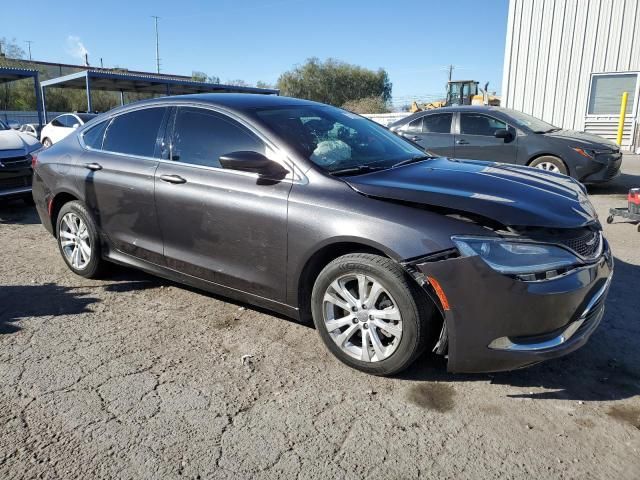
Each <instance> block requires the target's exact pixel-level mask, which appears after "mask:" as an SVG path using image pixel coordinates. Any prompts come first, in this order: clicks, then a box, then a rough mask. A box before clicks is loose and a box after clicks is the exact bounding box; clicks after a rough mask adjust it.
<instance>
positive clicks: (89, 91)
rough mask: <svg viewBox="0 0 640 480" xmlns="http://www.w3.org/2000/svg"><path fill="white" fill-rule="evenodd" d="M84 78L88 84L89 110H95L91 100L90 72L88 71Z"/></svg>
mask: <svg viewBox="0 0 640 480" xmlns="http://www.w3.org/2000/svg"><path fill="white" fill-rule="evenodd" d="M84 78H85V83H86V86H87V112H93V105H92V102H91V81H90V80H89V72H87V75H86V76H85V77H84Z"/></svg>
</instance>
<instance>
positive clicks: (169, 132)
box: [159, 103, 307, 183]
mask: <svg viewBox="0 0 640 480" xmlns="http://www.w3.org/2000/svg"><path fill="white" fill-rule="evenodd" d="M179 108H197V109H201V110H206V111H207V112H211V113H213V114H215V115H219V116H221V117H223V118H225V119H227V121H230V122H231V123H233V124H237V125H240V126H241V127H242V128H243V129H244V130H247V131H248V132H250V133H251V134H252V135H253V136H255V137H256V138H257V139H258V140H259V141H260V142H262V143H264V145H265V147H266V148H267V150H268V151H269V150H270V151H272V152H274V153H275V154H281V155H283V157H284V159H277V160H275V161H276V162H278V163H280V164H281V165H282V166H283V167H285V168H286V169H287V170H289V174H288V175H287V176H286V177H285V180H288V181H291V182H295V183H306V181H307V179H306V176H305V175H304V173H303V172H302V171H301V170H300V168H299V167H298V166H297V165H296V163H295V162H294V161H292V160H291V159H290V158H289V157H288V156H287V155H286V154H284V152H282V150H281V149H280V148H278V147H277V146H276V145H274V144H273V143H272V142H271V141H270V140H269V139H268V138H266V137H265V136H263V135H262V134H260V132H257V131H256V130H254V129H253V128H251V126H250V125H247V124H246V123H245V122H243V121H242V119H239V118H236V117H235V116H234V115H233V114H230V113H229V112H226V111H224V110H219V109H217V108H211V107H210V106H208V105H202V104H191V103H184V104H182V103H181V104H177V105H175V106H173V107H171V109H172V110H173V111H172V115H171V116H170V117H169V120H168V122H167V123H168V124H167V129H166V132H165V138H166V140H168V141H169V147H170V148H173V146H172V142H173V135H174V132H175V125H176V118H177V116H178V109H179ZM159 160H160V161H161V162H164V163H170V164H172V165H176V164H179V165H181V166H183V167H189V168H199V169H206V170H210V171H215V172H222V173H225V174H226V173H229V174H234V175H242V176H250V177H253V178H258V177H259V175H258V174H257V173H252V172H241V171H239V170H229V169H225V168H220V167H211V166H208V165H197V164H193V163H183V162H175V161H173V160H170V159H164V158H161V159H159Z"/></svg>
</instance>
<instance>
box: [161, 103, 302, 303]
mask: <svg viewBox="0 0 640 480" xmlns="http://www.w3.org/2000/svg"><path fill="white" fill-rule="evenodd" d="M171 123H172V124H173V134H172V135H171V137H170V154H169V161H162V162H160V165H159V166H158V170H157V172H156V179H155V185H156V187H155V189H156V193H155V194H156V207H157V211H158V216H159V220H160V228H161V230H162V236H163V238H164V255H165V259H166V264H167V266H168V267H170V268H172V269H174V270H177V271H179V272H181V273H184V274H187V275H191V276H193V277H198V278H201V279H204V280H207V281H209V282H213V283H216V284H219V285H223V286H226V287H230V288H233V289H236V290H241V291H243V292H248V293H251V294H253V295H257V296H260V297H265V298H268V299H271V300H276V301H281V302H283V301H284V300H285V280H286V278H285V274H286V265H287V256H286V252H287V201H288V196H289V191H290V190H291V185H292V183H291V181H290V180H288V179H268V178H263V177H260V176H258V174H255V173H247V172H240V171H234V170H228V169H223V168H221V166H220V162H219V158H220V156H222V155H224V154H227V153H231V152H236V151H254V152H258V153H262V154H264V155H267V156H271V157H272V158H273V157H274V153H273V150H271V149H270V147H268V146H267V145H266V144H265V142H264V141H263V140H261V139H260V138H259V137H258V135H256V134H255V133H254V132H252V131H251V130H249V129H248V128H247V127H245V126H244V125H242V124H240V123H239V122H237V121H236V120H234V119H232V118H230V117H229V116H227V115H224V114H222V113H219V112H217V111H214V110H210V109H206V108H200V107H187V106H184V107H178V108H177V111H176V113H175V116H174V119H173V121H172V122H171Z"/></svg>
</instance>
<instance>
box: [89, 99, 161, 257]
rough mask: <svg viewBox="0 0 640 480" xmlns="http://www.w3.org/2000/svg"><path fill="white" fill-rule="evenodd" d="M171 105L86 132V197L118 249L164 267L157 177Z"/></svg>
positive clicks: (131, 114) (118, 118) (141, 111)
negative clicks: (157, 212)
mask: <svg viewBox="0 0 640 480" xmlns="http://www.w3.org/2000/svg"><path fill="white" fill-rule="evenodd" d="M168 112H169V109H168V108H166V107H148V108H142V109H138V110H134V111H130V112H125V113H122V114H120V115H117V116H115V117H113V118H112V119H110V120H106V121H104V122H101V123H98V124H97V125H95V126H93V127H92V128H90V129H88V130H87V131H85V132H83V133H82V140H83V142H84V144H85V146H86V147H87V150H86V152H85V154H84V155H83V158H82V160H81V161H82V165H81V166H82V167H83V170H82V171H83V172H84V177H83V178H82V182H83V187H84V199H85V202H86V204H87V207H88V208H89V210H90V211H91V213H92V214H93V216H94V219H95V220H96V222H97V224H98V226H99V227H100V230H101V232H102V233H103V234H104V235H106V237H107V238H108V241H109V244H110V245H111V246H112V247H113V248H115V249H116V250H118V251H120V252H122V253H125V254H127V255H131V256H134V257H137V258H140V259H143V260H146V261H149V262H152V263H156V264H159V265H161V264H163V263H164V256H163V251H162V237H161V234H160V227H159V225H158V217H157V215H156V207H155V199H154V174H155V171H156V168H157V167H158V156H159V151H160V138H161V134H162V133H163V129H164V127H165V125H166V121H167V119H168Z"/></svg>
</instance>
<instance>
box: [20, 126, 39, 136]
mask: <svg viewBox="0 0 640 480" xmlns="http://www.w3.org/2000/svg"><path fill="white" fill-rule="evenodd" d="M41 130H42V129H41V128H40V125H38V124H37V123H23V124H22V125H20V128H19V129H18V131H19V132H22V133H26V134H27V135H31V136H32V137H35V138H40V131H41Z"/></svg>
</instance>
